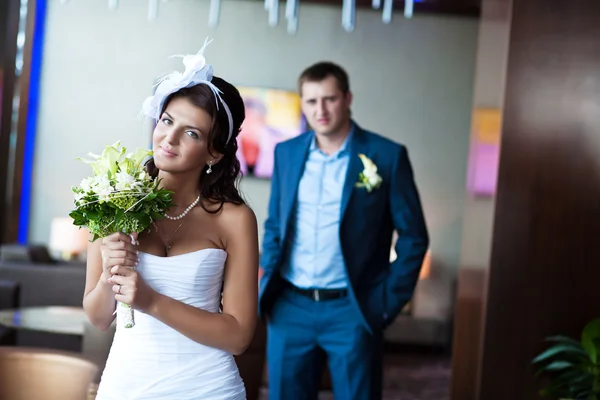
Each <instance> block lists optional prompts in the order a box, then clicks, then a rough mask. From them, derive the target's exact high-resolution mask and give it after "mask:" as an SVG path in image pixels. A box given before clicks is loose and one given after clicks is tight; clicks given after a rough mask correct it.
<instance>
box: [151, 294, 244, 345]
mask: <svg viewBox="0 0 600 400" xmlns="http://www.w3.org/2000/svg"><path fill="white" fill-rule="evenodd" d="M146 312H147V313H148V314H149V315H151V316H153V317H154V318H156V319H158V320H159V321H161V322H162V323H164V324H166V325H168V326H170V327H171V328H173V329H175V330H176V331H178V332H179V333H181V334H182V335H184V336H187V337H188V338H190V339H192V340H193V341H195V342H198V343H201V344H203V345H206V346H210V347H215V348H218V349H221V350H225V351H227V352H229V353H232V354H235V355H239V354H241V353H243V352H244V351H245V350H246V348H247V347H248V345H249V344H250V342H251V340H252V337H253V335H254V329H252V330H249V329H244V327H243V326H241V324H240V323H239V322H238V320H237V319H235V318H234V317H233V316H231V315H229V314H220V313H212V312H208V311H205V310H201V309H199V308H196V307H193V306H190V305H188V304H185V303H182V302H180V301H177V300H174V299H172V298H170V297H167V296H164V295H161V294H157V295H156V298H155V299H154V301H153V302H152V306H151V307H150V308H149V309H148V310H147V311H146Z"/></svg>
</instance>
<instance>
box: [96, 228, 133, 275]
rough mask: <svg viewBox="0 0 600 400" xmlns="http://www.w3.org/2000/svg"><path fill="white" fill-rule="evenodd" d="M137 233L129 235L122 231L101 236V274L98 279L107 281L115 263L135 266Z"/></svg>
mask: <svg viewBox="0 0 600 400" xmlns="http://www.w3.org/2000/svg"><path fill="white" fill-rule="evenodd" d="M137 244H138V242H137V234H135V233H134V234H132V235H131V236H129V235H126V234H124V233H113V234H112V235H109V236H106V237H104V238H102V244H101V245H100V253H101V254H102V275H101V277H100V279H101V280H102V282H104V283H107V282H108V279H109V278H110V277H111V275H112V274H111V272H110V270H111V268H113V267H114V266H116V265H121V266H124V267H135V266H137V263H138V251H137V249H136V246H137Z"/></svg>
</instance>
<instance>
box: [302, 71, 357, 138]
mask: <svg viewBox="0 0 600 400" xmlns="http://www.w3.org/2000/svg"><path fill="white" fill-rule="evenodd" d="M301 98H302V112H303V113H304V115H305V116H306V119H307V121H308V123H309V124H310V127H311V128H312V129H314V131H315V133H316V134H317V135H324V136H332V135H338V134H347V133H348V132H341V130H342V129H346V128H347V126H348V121H349V119H350V104H351V102H352V94H351V93H350V92H348V93H344V92H342V91H341V90H340V88H339V85H338V83H337V81H336V79H335V77H333V76H328V77H327V78H325V79H323V80H322V81H305V82H303V83H302V87H301Z"/></svg>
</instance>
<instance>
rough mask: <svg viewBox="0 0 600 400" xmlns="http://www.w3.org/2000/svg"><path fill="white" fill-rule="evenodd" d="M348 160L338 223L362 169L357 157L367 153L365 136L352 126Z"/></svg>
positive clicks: (342, 217)
mask: <svg viewBox="0 0 600 400" xmlns="http://www.w3.org/2000/svg"><path fill="white" fill-rule="evenodd" d="M349 153H350V160H349V162H348V171H347V173H346V180H345V181H344V189H343V191H342V204H341V209H340V221H341V220H343V219H344V214H345V213H346V209H347V208H348V203H349V202H350V198H351V197H352V191H353V188H354V185H355V184H356V182H358V175H359V174H360V172H361V171H362V170H363V169H364V167H363V164H362V161H360V158H359V157H358V155H359V154H361V153H362V154H366V153H367V144H366V141H365V135H364V133H363V131H362V129H361V128H360V127H359V126H358V125H356V124H355V125H354V133H353V136H352V140H351V141H350V149H349Z"/></svg>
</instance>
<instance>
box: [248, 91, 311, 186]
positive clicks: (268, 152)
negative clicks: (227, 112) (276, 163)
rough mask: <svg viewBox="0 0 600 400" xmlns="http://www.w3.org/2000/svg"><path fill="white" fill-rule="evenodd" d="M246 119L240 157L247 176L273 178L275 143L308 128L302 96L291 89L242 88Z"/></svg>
mask: <svg viewBox="0 0 600 400" xmlns="http://www.w3.org/2000/svg"><path fill="white" fill-rule="evenodd" d="M238 90H239V91H240V94H241V95H242V98H243V99H244V104H245V106H246V110H245V111H246V119H245V120H244V123H243V124H242V130H241V131H240V134H239V136H238V146H239V149H238V153H237V156H238V159H239V160H240V164H241V167H242V174H244V176H255V177H259V178H270V177H271V175H272V174H273V159H274V151H275V145H276V144H277V143H279V142H282V141H284V140H287V139H290V138H292V137H294V136H297V135H299V134H300V133H302V132H303V131H304V130H305V129H306V121H305V119H304V117H303V116H302V111H301V109H300V96H299V95H298V94H297V93H295V92H291V91H286V90H277V89H264V88H251V87H243V86H242V87H238Z"/></svg>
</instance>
